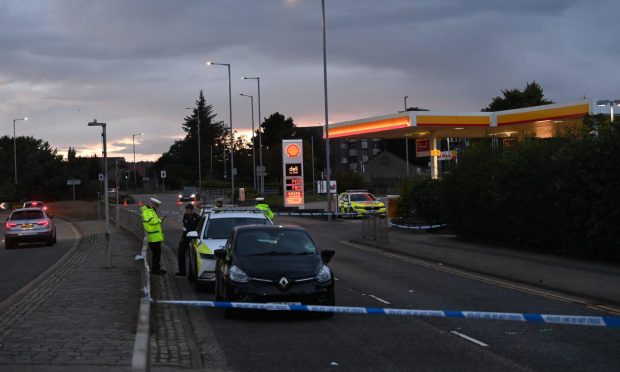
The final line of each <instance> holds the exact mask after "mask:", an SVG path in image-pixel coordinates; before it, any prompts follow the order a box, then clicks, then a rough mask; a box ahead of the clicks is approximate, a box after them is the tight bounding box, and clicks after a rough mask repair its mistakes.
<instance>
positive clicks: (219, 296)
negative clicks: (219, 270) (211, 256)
mask: <svg viewBox="0 0 620 372" xmlns="http://www.w3.org/2000/svg"><path fill="white" fill-rule="evenodd" d="M220 286H221V283H220V279H219V278H218V277H215V301H223V300H224V297H223V296H222V294H221V293H220V291H221V289H220V288H221V287H220Z"/></svg>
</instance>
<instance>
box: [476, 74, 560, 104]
mask: <svg viewBox="0 0 620 372" xmlns="http://www.w3.org/2000/svg"><path fill="white" fill-rule="evenodd" d="M502 94H503V95H504V96H503V97H500V96H497V97H495V98H493V99H492V100H491V103H490V104H489V105H488V106H487V107H485V108H483V109H482V111H485V112H489V111H502V110H511V109H518V108H524V107H533V106H541V105H548V104H551V103H554V102H553V101H551V100H548V99H546V98H545V95H544V94H543V89H542V87H541V86H540V84H538V83H537V82H536V81H535V80H534V81H532V82H531V83H527V84H526V85H525V88H524V89H523V90H519V89H517V88H513V89H506V90H502Z"/></svg>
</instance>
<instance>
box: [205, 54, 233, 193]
mask: <svg viewBox="0 0 620 372" xmlns="http://www.w3.org/2000/svg"><path fill="white" fill-rule="evenodd" d="M207 65H209V66H226V67H227V68H228V114H229V121H230V188H231V192H232V194H231V196H230V199H231V202H232V204H234V203H235V164H234V160H233V159H234V156H235V132H234V131H233V120H232V82H231V80H230V63H215V62H210V61H209V62H207Z"/></svg>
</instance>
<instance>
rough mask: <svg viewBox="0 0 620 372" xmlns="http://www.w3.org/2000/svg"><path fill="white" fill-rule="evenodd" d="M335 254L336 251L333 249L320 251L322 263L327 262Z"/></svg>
mask: <svg viewBox="0 0 620 372" xmlns="http://www.w3.org/2000/svg"><path fill="white" fill-rule="evenodd" d="M335 254H336V251H334V250H333V249H323V250H322V251H321V259H322V260H323V262H324V263H329V261H331V260H332V258H333V257H334V255H335Z"/></svg>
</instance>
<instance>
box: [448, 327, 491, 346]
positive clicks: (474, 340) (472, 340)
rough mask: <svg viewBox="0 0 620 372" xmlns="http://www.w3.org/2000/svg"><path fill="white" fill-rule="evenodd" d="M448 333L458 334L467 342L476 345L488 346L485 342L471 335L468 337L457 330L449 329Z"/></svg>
mask: <svg viewBox="0 0 620 372" xmlns="http://www.w3.org/2000/svg"><path fill="white" fill-rule="evenodd" d="M450 333H452V334H453V335H456V336H459V337H460V338H463V339H465V340H467V341H469V342H473V343H474V344H476V345H478V346H482V347H488V346H489V345H487V344H485V343H484V342H482V341H478V340H476V339H475V338H473V337H469V336H467V335H465V334H463V333H461V332H457V331H450Z"/></svg>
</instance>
